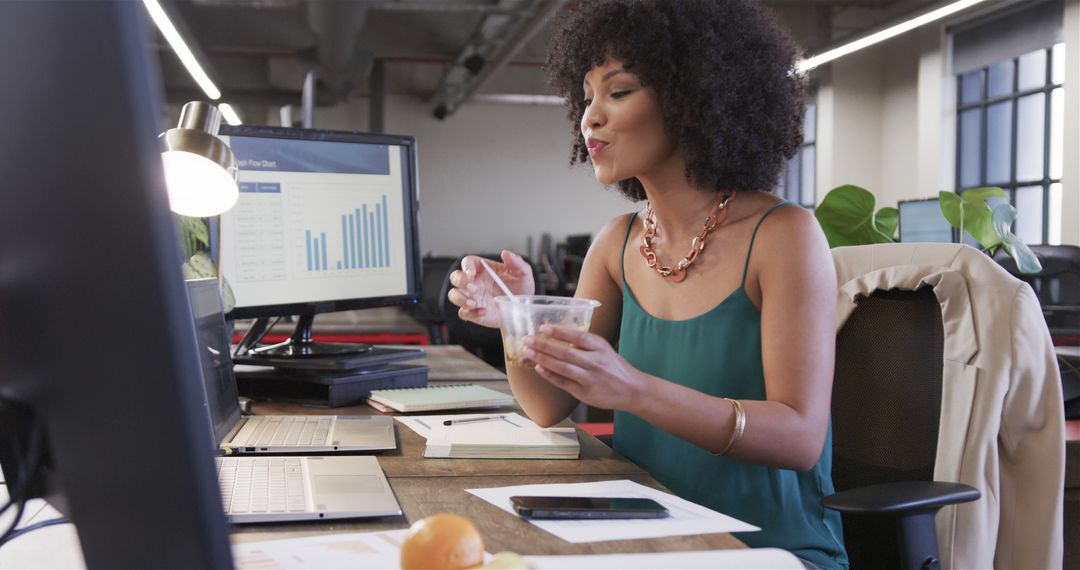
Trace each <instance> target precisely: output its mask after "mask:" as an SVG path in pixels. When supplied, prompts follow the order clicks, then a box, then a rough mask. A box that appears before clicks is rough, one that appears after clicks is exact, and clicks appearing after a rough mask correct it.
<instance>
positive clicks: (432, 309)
mask: <svg viewBox="0 0 1080 570" xmlns="http://www.w3.org/2000/svg"><path fill="white" fill-rule="evenodd" d="M458 261H459V259H458V258H456V257H444V256H430V255H429V256H426V257H424V258H423V259H422V260H421V262H420V263H421V272H422V275H421V278H420V302H419V303H417V304H415V305H411V306H408V307H406V309H405V310H406V312H407V313H409V315H411V316H412V318H414V319H416V320H417V321H420V323H421V324H423V325H424V326H425V327H427V329H428V338H430V339H431V344H446V332H445V330H444V329H445V328H446V318H445V317H443V313H442V297H441V296H440V295H442V294H443V290H442V286H443V281H445V280H446V276H447V275H448V274H449V273H450V271H451V270H452V269H454V268H456V267H457V266H456V265H455V263H457V262H458Z"/></svg>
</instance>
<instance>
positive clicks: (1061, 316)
mask: <svg viewBox="0 0 1080 570" xmlns="http://www.w3.org/2000/svg"><path fill="white" fill-rule="evenodd" d="M1029 247H1031V251H1032V252H1033V253H1034V254H1035V257H1036V258H1038V260H1039V263H1041V264H1042V271H1040V272H1038V273H1035V274H1028V273H1020V271H1019V269H1017V267H1016V261H1015V260H1013V258H1012V257H1010V256H1009V254H1008V253H1006V252H1005V251H1004V249H1002V250H999V251H998V252H997V254H996V255H994V261H996V262H998V264H999V265H1001V266H1002V267H1003V268H1005V270H1006V271H1008V272H1009V273H1011V274H1012V275H1013V276H1014V277H1016V278H1018V279H1020V280H1022V281H1026V282H1027V283H1028V284H1029V285H1031V288H1032V289H1034V290H1035V294H1036V295H1037V296H1038V297H1039V303H1040V304H1042V307H1043V315H1044V316H1045V317H1046V326H1047V328H1049V329H1050V334H1052V335H1055V336H1080V247H1077V246H1075V245H1032V246H1029Z"/></svg>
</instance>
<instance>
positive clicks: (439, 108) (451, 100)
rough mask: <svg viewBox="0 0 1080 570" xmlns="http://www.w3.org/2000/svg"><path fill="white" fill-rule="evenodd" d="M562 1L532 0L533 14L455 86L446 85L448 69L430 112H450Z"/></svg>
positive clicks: (443, 115) (510, 56)
mask: <svg viewBox="0 0 1080 570" xmlns="http://www.w3.org/2000/svg"><path fill="white" fill-rule="evenodd" d="M566 2H567V0H547V1H546V2H544V3H543V4H542V5H541V4H540V2H537V3H536V4H534V11H533V14H532V15H531V16H529V17H528V20H527V21H526V22H525V23H524V24H523V25H522V26H521V28H520V29H519V31H518V32H517V33H516V35H514V36H513V37H511V38H509V39H508V40H506V42H505V43H504V45H503V48H502V50H501V51H500V52H498V53H497V54H495V59H494V61H491V62H487V63H486V64H484V65H482V66H481V67H480V68H479V70H478V72H477V73H475V74H472V75H470V76H469V77H468V79H466V81H465V82H464V83H463V84H462V85H461V86H460V88H459V89H451V88H450V85H448V83H449V82H448V79H449V73H448V74H447V76H446V77H444V78H443V85H440V89H439V91H438V95H437V98H436V100H435V108H434V109H433V110H432V114H433V115H434V116H435V117H436V118H438V119H444V118H446V117H447V116H449V115H451V114H453V113H454V111H456V110H457V109H458V107H460V106H461V105H462V104H463V103H465V102H466V101H468V100H469V98H470V97H471V96H472V95H473V94H474V93H476V91H477V90H478V89H479V88H480V87H481V86H482V85H483V84H484V83H485V82H486V81H487V80H488V79H489V78H490V77H491V76H492V75H493V74H494V73H496V72H497V71H499V70H500V69H502V68H503V66H505V65H507V64H508V63H509V62H510V60H512V59H513V58H514V56H516V55H517V54H518V52H519V51H521V49H522V48H523V47H525V45H526V44H528V43H529V41H530V40H531V39H532V38H533V36H535V35H536V34H537V32H539V31H540V30H541V29H543V28H544V26H545V25H547V23H548V19H549V18H550V17H551V16H552V15H553V14H555V13H556V12H558V11H559V10H560V9H561V8H562V7H563V5H565V4H566Z"/></svg>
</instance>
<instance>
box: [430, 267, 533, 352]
mask: <svg viewBox="0 0 1080 570" xmlns="http://www.w3.org/2000/svg"><path fill="white" fill-rule="evenodd" d="M480 255H481V257H485V258H487V259H491V260H494V261H499V262H502V258H501V257H500V256H499V255H498V254H495V253H487V254H480ZM461 260H462V258H461V257H459V258H457V259H455V260H454V262H453V264H452V265H451V266H450V268H449V269H448V270H447V271H446V274H445V275H444V276H443V279H442V287H441V288H440V290H439V304H440V305H439V306H440V312H441V313H442V317H443V319H444V322H445V323H446V332H447V337H446V341H447V343H449V344H460V345H461V346H462V347H464V348H465V350H468V351H469V352H471V353H473V354H475V355H476V356H479V357H480V358H481V359H482V360H483V361H484V362H487V363H488V364H490V365H492V366H494V367H495V368H498V369H499V370H503V371H505V370H506V362H505V360H504V358H503V346H502V334H501V333H500V332H499V330H498V329H493V328H489V327H485V326H480V325H478V324H475V323H470V322H467V321H463V320H461V317H459V316H458V306H457V305H455V304H453V303H451V302H450V300H449V299H447V298H446V295H447V293H449V292H450V288H451V285H450V274H451V273H453V272H454V270H456V269H457V268H459V267H461ZM525 261H528V262H529V265H531V266H532V270H533V271H532V273H533V283H534V285H535V291H536V294H537V295H543V294H544V283H543V281H542V276H541V274H540V268H539V267H537V266H536V264H535V263H533V262H532V261H530V260H529V258H527V257H526V258H525Z"/></svg>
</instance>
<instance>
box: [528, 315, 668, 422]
mask: <svg viewBox="0 0 1080 570" xmlns="http://www.w3.org/2000/svg"><path fill="white" fill-rule="evenodd" d="M525 349H526V350H525V357H526V358H528V359H529V360H532V361H533V362H535V363H536V372H537V373H538V374H540V375H541V376H543V377H544V379H545V380H547V381H548V382H551V383H552V384H554V385H555V386H558V387H559V388H562V389H563V390H565V391H566V392H568V393H570V395H572V396H574V397H575V398H577V399H578V400H580V401H582V402H585V403H586V404H588V405H590V406H594V407H597V408H606V409H611V410H627V411H629V410H630V409H631V408H632V406H633V403H634V402H635V401H638V397H639V394H641V392H642V391H643V390H644V388H645V386H646V384H647V382H648V376H647V375H646V374H645V373H643V372H641V371H640V370H638V369H636V368H634V367H633V366H631V365H630V363H629V362H627V361H626V360H624V359H623V357H621V356H619V354H618V353H617V352H615V349H613V348H612V347H611V345H610V344H608V341H607V340H605V339H604V338H603V337H601V336H599V335H595V334H592V333H589V332H585V331H580V330H576V329H572V328H570V327H565V326H555V325H544V326H542V327H540V334H538V335H535V336H531V337H528V338H526V339H525Z"/></svg>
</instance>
